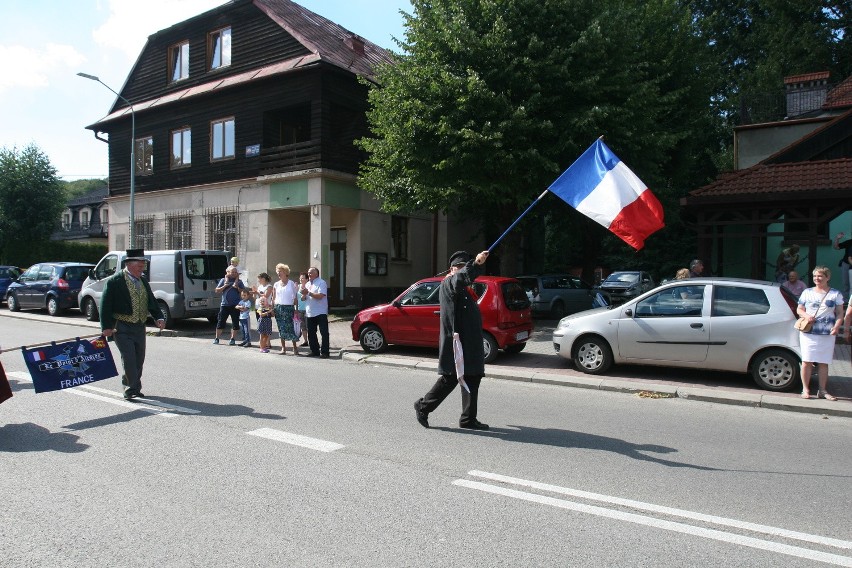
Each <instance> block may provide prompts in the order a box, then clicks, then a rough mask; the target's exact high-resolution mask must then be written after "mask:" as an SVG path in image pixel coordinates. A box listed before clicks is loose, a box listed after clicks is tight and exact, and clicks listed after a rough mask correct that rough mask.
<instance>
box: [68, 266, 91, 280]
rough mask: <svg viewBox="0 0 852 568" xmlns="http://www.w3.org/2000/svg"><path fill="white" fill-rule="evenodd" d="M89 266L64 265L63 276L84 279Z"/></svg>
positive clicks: (87, 274) (71, 278) (87, 273)
mask: <svg viewBox="0 0 852 568" xmlns="http://www.w3.org/2000/svg"><path fill="white" fill-rule="evenodd" d="M89 268H90V267H88V266H66V267H65V275H64V276H63V278H64V279H65V280H85V279H86V277H88V276H89Z"/></svg>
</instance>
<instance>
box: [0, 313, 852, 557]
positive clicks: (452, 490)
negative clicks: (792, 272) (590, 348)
mask: <svg viewBox="0 0 852 568" xmlns="http://www.w3.org/2000/svg"><path fill="white" fill-rule="evenodd" d="M10 321H13V322H14V325H8V323H9V322H10ZM68 332H69V328H68V326H67V325H57V324H55V323H52V322H45V321H39V320H30V319H14V320H10V319H9V318H3V319H0V345H3V346H6V347H7V348H8V346H9V345H20V344H30V343H34V342H38V341H46V340H51V339H58V338H65V337H69V336H70V335H73V333H72V334H69V333H68ZM148 348H149V354H148V362H147V364H146V372H145V378H144V380H143V386H144V389H143V390H144V392H145V393H146V394H147V395H148V396H149V398H150V400H149V401H148V402H142V403H126V402H125V401H123V399H121V398H120V396H121V395H120V392H121V386H120V384H119V381H118V379H117V378H116V379H109V380H106V381H101V382H99V383H94V384H92V385H88V386H84V387H77V388H75V389H71V390H69V391H63V392H54V393H43V394H38V395H37V394H35V393H34V392H33V390H32V386H31V384H30V383H29V382H28V381H27V375H26V373H25V372H24V364H23V360H22V357H21V355H20V352H9V353H3V354H2V356H0V361H2V363H3V366H4V367H5V369H6V371H7V372H8V373H9V375H10V378H11V382H12V385H13V388H14V391H15V396H14V397H13V398H12V399H10V400H9V401H6V402H5V403H3V404H2V405H0V475H1V476H2V479H4V480H6V483H5V490H4V498H3V506H2V507H0V551H2V552H0V559H2V565H3V566H4V567H6V566H8V567H18V566H51V567H53V566H106V565H118V566H152V565H165V566H471V567H479V566H573V565H578V566H678V567H680V566H685V565H692V566H698V565H711V564H712V565H717V564H723V565H725V566H767V567H768V566H781V565H783V566H823V565H838V566H852V527H850V524H849V520H848V519H849V510H850V505H852V484H850V478H852V474H851V473H850V472H852V455H850V452H849V448H850V442H852V428H850V426H852V419H849V418H844V417H828V416H819V415H810V414H796V413H784V412H777V411H772V410H767V409H762V408H751V407H739V406H727V405H719V404H710V403H702V402H694V401H687V400H684V399H678V398H641V397H639V396H628V395H625V394H621V393H611V392H600V391H589V390H586V389H571V388H562V387H557V386H551V385H546V384H537V383H524V382H517V381H501V380H494V379H485V380H484V381H483V387H482V393H481V411H480V419H482V420H483V421H486V422H489V423H490V424H491V426H492V430H491V431H489V432H482V433H480V432H470V431H465V430H460V429H458V428H457V427H456V421H457V420H458V412H459V409H460V402H459V398H460V397H459V395H458V394H457V393H453V394H452V395H451V396H450V397H449V398H448V399H447V401H446V402H445V403H444V405H442V406H441V407H440V408H439V409H438V410H437V411H436V412H435V413H433V414H432V415H431V417H430V420H431V423H432V425H433V428H431V429H429V430H426V429H424V428H422V427H421V426H420V425H419V424H417V422H416V421H415V419H414V412H413V409H412V408H411V405H412V402H413V401H414V399H415V398H417V397H418V396H420V395H422V394H423V392H425V391H426V390H427V389H428V388H429V386H430V385H431V384H432V382H433V381H434V379H435V375H434V373H433V372H431V371H428V370H420V369H416V368H409V367H394V366H389V365H374V364H371V363H370V362H369V360H367V361H362V362H355V361H350V360H346V359H336V360H335V359H329V360H316V359H308V358H298V357H292V356H288V357H282V356H277V355H272V354H270V355H262V354H260V353H258V352H257V351H256V350H246V349H239V348H235V347H228V346H226V345H219V346H213V345H211V344H210V342H209V338H203V339H202V338H183V337H150V338H149V340H148Z"/></svg>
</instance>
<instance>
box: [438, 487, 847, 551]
mask: <svg viewBox="0 0 852 568" xmlns="http://www.w3.org/2000/svg"><path fill="white" fill-rule="evenodd" d="M453 485H457V486H459V487H466V488H468V489H475V490H477V491H483V492H486V493H492V494H496V495H502V496H505V497H511V498H513V499H520V500H522V501H529V502H533V503H539V504H542V505H550V506H552V507H558V508H560V509H567V510H569V511H577V512H579V513H586V514H589V515H595V516H598V517H604V518H608V519H614V520H617V521H624V522H628V523H635V524H639V525H644V526H648V527H653V528H658V529H662V530H668V531H672V532H677V533H682V534H688V535H692V536H697V537H701V538H707V539H710V540H716V541H720V542H725V543H729V544H735V545H740V546H747V547H749V548H756V549H759V550H766V551H769V552H775V553H778V554H785V555H787V556H795V557H797V558H804V559H806V560H815V561H817V562H824V563H826V564H833V565H836V566H849V567H852V557H848V556H841V555H839V554H830V553H826V552H820V551H817V550H810V549H807V548H801V547H798V546H790V545H787V544H781V543H777V542H771V541H766V540H760V539H757V538H752V537H748V536H743V535H738V534H733V533H727V532H724V531H718V530H715V529H707V528H702V527H694V526H692V525H687V524H684V523H678V522H674V521H666V520H663V519H655V518H653V517H648V516H645V515H638V514H636V513H627V512H623V511H616V510H612V509H606V508H604V507H598V506H596V505H585V504H583V503H575V502H573V501H566V500H564V499H556V498H555V497H547V496H544V495H537V494H535V493H527V492H524V491H518V490H516V489H509V488H507V487H501V486H498V485H490V484H487V483H481V482H479V481H469V480H467V479H457V480H455V481H453Z"/></svg>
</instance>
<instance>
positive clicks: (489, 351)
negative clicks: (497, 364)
mask: <svg viewBox="0 0 852 568" xmlns="http://www.w3.org/2000/svg"><path fill="white" fill-rule="evenodd" d="M482 350H483V351H484V354H485V362H486V363H491V362H492V361H494V359H496V358H497V353H499V351H500V346H499V345H497V342H496V341H495V340H494V338H493V337H491V335H490V334H488V333H485V332H483V333H482Z"/></svg>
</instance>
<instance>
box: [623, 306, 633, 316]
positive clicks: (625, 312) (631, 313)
mask: <svg viewBox="0 0 852 568" xmlns="http://www.w3.org/2000/svg"><path fill="white" fill-rule="evenodd" d="M624 315H626V316H627V317H629V318H632V317H633V310H631V309H630V308H628V309H626V310H624Z"/></svg>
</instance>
